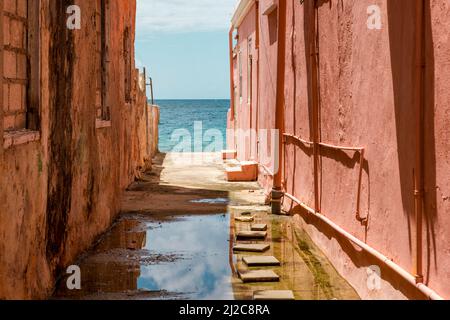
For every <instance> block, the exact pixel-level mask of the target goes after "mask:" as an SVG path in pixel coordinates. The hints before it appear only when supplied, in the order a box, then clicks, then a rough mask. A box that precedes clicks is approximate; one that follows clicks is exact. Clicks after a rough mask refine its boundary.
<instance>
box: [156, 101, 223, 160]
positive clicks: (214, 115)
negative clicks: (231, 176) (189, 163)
mask: <svg viewBox="0 0 450 320" xmlns="http://www.w3.org/2000/svg"><path fill="white" fill-rule="evenodd" d="M155 102H156V104H157V105H158V106H159V107H160V108H161V121H160V124H159V150H160V151H161V152H170V151H173V150H174V147H175V146H177V145H179V143H180V139H181V138H179V135H178V136H177V135H176V134H177V132H178V133H183V132H185V133H187V132H189V133H190V135H191V138H192V150H190V151H198V148H197V149H195V147H194V143H197V145H203V148H205V147H206V146H208V145H210V143H211V140H208V139H206V137H205V133H207V132H208V130H210V129H217V130H219V131H220V132H221V134H222V136H223V139H224V143H225V139H226V127H227V112H228V109H229V107H230V100H156V101H155ZM194 125H195V126H196V127H197V131H196V132H200V131H199V130H198V129H199V128H201V129H202V131H201V132H202V134H195V135H194ZM209 132H212V131H211V130H210V131H209ZM194 137H195V140H194ZM188 151H189V150H188ZM202 151H203V150H202Z"/></svg>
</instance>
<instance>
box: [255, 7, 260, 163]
mask: <svg viewBox="0 0 450 320" xmlns="http://www.w3.org/2000/svg"><path fill="white" fill-rule="evenodd" d="M255 5H256V17H255V26H256V40H255V47H256V101H255V108H256V110H255V113H256V114H255V118H256V126H255V133H256V137H255V138H256V161H258V163H259V162H260V157H259V1H256V2H255Z"/></svg>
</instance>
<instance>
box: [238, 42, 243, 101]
mask: <svg viewBox="0 0 450 320" xmlns="http://www.w3.org/2000/svg"><path fill="white" fill-rule="evenodd" d="M238 64H239V102H242V51H241V50H239V54H238Z"/></svg>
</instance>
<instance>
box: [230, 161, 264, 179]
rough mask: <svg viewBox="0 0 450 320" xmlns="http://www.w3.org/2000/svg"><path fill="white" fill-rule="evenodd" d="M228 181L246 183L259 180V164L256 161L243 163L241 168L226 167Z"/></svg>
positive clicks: (240, 165)
mask: <svg viewBox="0 0 450 320" xmlns="http://www.w3.org/2000/svg"><path fill="white" fill-rule="evenodd" d="M225 173H226V176H227V181H232V182H246V181H256V180H257V179H258V163H257V162H255V161H242V162H240V164H239V166H235V167H234V166H226V168H225Z"/></svg>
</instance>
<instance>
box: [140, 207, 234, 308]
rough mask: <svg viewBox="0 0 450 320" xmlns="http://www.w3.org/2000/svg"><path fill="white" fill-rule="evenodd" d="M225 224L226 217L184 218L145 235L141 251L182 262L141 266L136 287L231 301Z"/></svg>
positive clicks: (150, 225)
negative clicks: (171, 256)
mask: <svg viewBox="0 0 450 320" xmlns="http://www.w3.org/2000/svg"><path fill="white" fill-rule="evenodd" d="M228 222H229V217H228V215H217V216H202V217H187V218H184V219H182V220H178V221H175V222H171V223H167V224H164V225H163V226H162V227H161V228H156V229H153V230H152V231H150V232H148V233H147V244H146V246H145V247H144V249H147V250H157V251H158V252H159V253H162V254H170V253H175V254H177V255H180V257H181V259H178V260H176V261H174V262H173V263H170V264H158V265H151V266H142V267H141V275H140V277H139V278H138V288H139V289H144V290H161V289H164V290H167V291H170V292H178V293H183V297H184V298H189V299H217V300H221V299H229V298H231V297H230V292H231V291H232V287H231V270H230V267H229V265H228V250H229V248H228V242H227V240H228V232H229V223H228ZM148 226H149V227H153V226H155V224H149V225H148Z"/></svg>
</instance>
